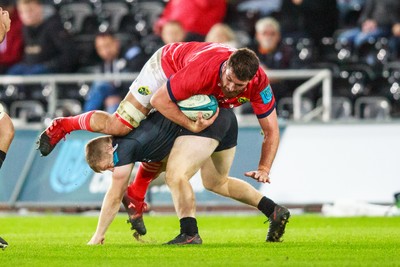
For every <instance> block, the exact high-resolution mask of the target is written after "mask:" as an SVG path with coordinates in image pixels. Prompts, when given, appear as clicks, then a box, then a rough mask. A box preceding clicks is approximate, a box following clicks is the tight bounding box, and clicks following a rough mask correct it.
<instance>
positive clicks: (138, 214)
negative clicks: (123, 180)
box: [122, 193, 148, 239]
mask: <svg viewBox="0 0 400 267" xmlns="http://www.w3.org/2000/svg"><path fill="white" fill-rule="evenodd" d="M122 204H123V205H124V207H125V210H126V212H127V213H128V216H129V219H128V220H127V223H130V224H131V230H135V231H136V232H137V233H138V234H139V235H145V234H146V232H147V230H146V226H145V225H144V221H143V213H144V212H145V211H147V210H148V208H147V203H146V202H144V201H137V200H136V199H134V198H131V197H129V196H128V194H127V193H125V195H124V197H123V198H122ZM133 235H134V237H135V238H136V236H135V233H134V234H133ZM136 239H137V238H136Z"/></svg>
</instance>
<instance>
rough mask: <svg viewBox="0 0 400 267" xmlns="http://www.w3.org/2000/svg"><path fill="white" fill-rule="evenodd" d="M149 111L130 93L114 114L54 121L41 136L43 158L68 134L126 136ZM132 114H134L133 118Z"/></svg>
mask: <svg viewBox="0 0 400 267" xmlns="http://www.w3.org/2000/svg"><path fill="white" fill-rule="evenodd" d="M149 111H150V110H149V109H147V108H145V107H143V106H142V105H141V104H140V103H139V102H138V101H137V100H136V98H135V97H134V96H133V95H132V94H131V93H128V94H127V95H126V97H125V99H124V100H123V101H122V102H121V104H120V106H119V107H118V110H117V112H116V113H114V114H109V113H107V112H104V111H100V110H96V111H89V112H86V113H83V114H80V115H76V116H72V117H60V118H56V119H54V120H53V122H52V124H51V125H50V126H49V127H47V129H46V130H45V131H43V132H42V133H41V135H40V136H39V139H38V141H37V144H38V149H39V150H40V153H41V154H42V156H47V155H48V154H50V153H51V151H53V149H54V148H55V146H56V145H57V144H58V142H59V141H60V140H61V139H65V136H66V135H67V134H69V133H71V132H73V131H78V130H85V131H90V132H97V133H104V134H110V135H114V136H123V135H126V134H127V133H129V132H130V131H131V130H132V129H133V128H136V127H137V126H138V125H139V123H140V121H141V120H142V119H144V118H145V115H147V114H148V113H149ZM131 113H133V118H132V117H131Z"/></svg>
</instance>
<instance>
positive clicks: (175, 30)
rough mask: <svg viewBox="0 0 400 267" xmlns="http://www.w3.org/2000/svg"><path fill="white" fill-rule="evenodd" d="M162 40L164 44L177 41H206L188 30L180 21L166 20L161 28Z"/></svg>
mask: <svg viewBox="0 0 400 267" xmlns="http://www.w3.org/2000/svg"><path fill="white" fill-rule="evenodd" d="M160 35H161V40H162V42H163V44H162V45H164V44H170V43H176V42H190V41H204V38H203V37H201V36H200V35H198V34H194V33H191V32H187V31H186V30H185V29H184V28H183V26H182V24H181V23H180V22H179V21H176V20H172V21H168V22H166V23H165V24H164V25H163V27H162V28H161V34H160Z"/></svg>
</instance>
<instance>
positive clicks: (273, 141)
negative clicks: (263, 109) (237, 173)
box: [245, 109, 279, 183]
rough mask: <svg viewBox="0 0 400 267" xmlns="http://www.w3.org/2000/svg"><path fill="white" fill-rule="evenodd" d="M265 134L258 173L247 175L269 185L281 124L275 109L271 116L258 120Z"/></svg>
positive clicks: (247, 173) (250, 172)
mask: <svg viewBox="0 0 400 267" xmlns="http://www.w3.org/2000/svg"><path fill="white" fill-rule="evenodd" d="M258 121H259V123H260V126H261V129H262V132H263V134H264V140H263V143H262V148H261V158H260V162H259V164H258V169H257V171H249V172H246V173H245V175H246V176H248V177H251V178H254V179H255V180H257V181H259V182H262V183H269V182H270V178H269V172H270V170H271V167H272V163H273V162H274V159H275V155H276V152H277V150H278V146H279V124H278V118H277V115H276V110H275V109H274V111H273V112H271V114H269V115H268V116H267V117H265V118H261V119H259V120H258Z"/></svg>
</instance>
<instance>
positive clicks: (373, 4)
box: [338, 0, 400, 50]
mask: <svg viewBox="0 0 400 267" xmlns="http://www.w3.org/2000/svg"><path fill="white" fill-rule="evenodd" d="M399 6H400V1H399V0H367V1H366V2H365V6H364V9H363V11H362V13H361V15H360V18H359V20H358V22H359V25H360V26H359V27H356V28H352V29H349V30H346V31H344V32H343V33H341V34H340V35H339V36H338V40H339V41H340V42H341V43H349V44H351V45H353V46H354V48H355V49H357V50H358V49H360V48H361V46H362V45H364V44H366V43H368V41H369V39H370V38H375V39H376V38H380V37H388V36H389V35H390V33H391V28H392V25H393V24H394V23H395V22H396V17H398V12H399Z"/></svg>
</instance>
